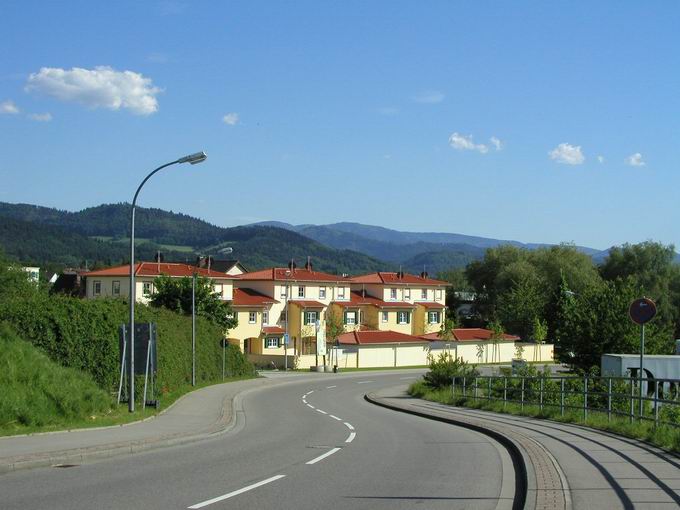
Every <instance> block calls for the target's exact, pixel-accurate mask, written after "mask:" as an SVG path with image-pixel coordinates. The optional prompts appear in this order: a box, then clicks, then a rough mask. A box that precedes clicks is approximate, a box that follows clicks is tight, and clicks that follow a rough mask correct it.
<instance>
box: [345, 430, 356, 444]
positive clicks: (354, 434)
mask: <svg viewBox="0 0 680 510" xmlns="http://www.w3.org/2000/svg"><path fill="white" fill-rule="evenodd" d="M355 437H357V433H356V432H350V434H349V436H348V437H347V439H345V443H351V442H352V441H354V438H355Z"/></svg>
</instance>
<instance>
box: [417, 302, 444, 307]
mask: <svg viewBox="0 0 680 510" xmlns="http://www.w3.org/2000/svg"><path fill="white" fill-rule="evenodd" d="M415 304H417V305H418V306H423V307H425V308H435V309H439V308H446V305H443V304H441V303H435V302H434V301H416V303H415Z"/></svg>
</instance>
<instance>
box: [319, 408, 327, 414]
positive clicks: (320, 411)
mask: <svg viewBox="0 0 680 510" xmlns="http://www.w3.org/2000/svg"><path fill="white" fill-rule="evenodd" d="M316 411H317V412H318V413H321V414H328V413H327V412H326V411H322V410H321V409H317V410H316Z"/></svg>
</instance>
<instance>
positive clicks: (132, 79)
mask: <svg viewBox="0 0 680 510" xmlns="http://www.w3.org/2000/svg"><path fill="white" fill-rule="evenodd" d="M26 91H28V92H33V91H35V92H39V93H42V94H46V95H48V96H52V97H55V98H56V99H58V100H60V101H66V102H69V101H73V102H76V103H80V104H83V105H85V106H87V107H89V108H107V109H109V110H120V109H121V108H125V109H128V110H130V111H131V112H132V113H135V114H137V115H150V114H152V113H155V112H157V111H158V101H157V99H156V94H158V93H159V92H161V89H159V88H158V87H154V85H153V83H152V82H151V79H150V78H145V77H144V76H142V75H141V74H139V73H135V72H133V71H116V70H115V69H112V68H111V67H108V66H98V67H95V68H94V69H81V68H79V67H74V68H72V69H70V70H67V69H61V68H58V67H43V68H41V69H40V71H39V72H38V73H32V74H31V75H30V76H29V77H28V83H27V84H26Z"/></svg>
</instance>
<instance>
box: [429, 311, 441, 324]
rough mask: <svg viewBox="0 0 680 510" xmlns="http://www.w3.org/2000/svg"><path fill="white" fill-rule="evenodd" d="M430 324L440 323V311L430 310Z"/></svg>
mask: <svg viewBox="0 0 680 510" xmlns="http://www.w3.org/2000/svg"><path fill="white" fill-rule="evenodd" d="M428 322H429V323H430V324H439V323H440V322H441V321H440V312H430V313H429V321H428Z"/></svg>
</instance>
